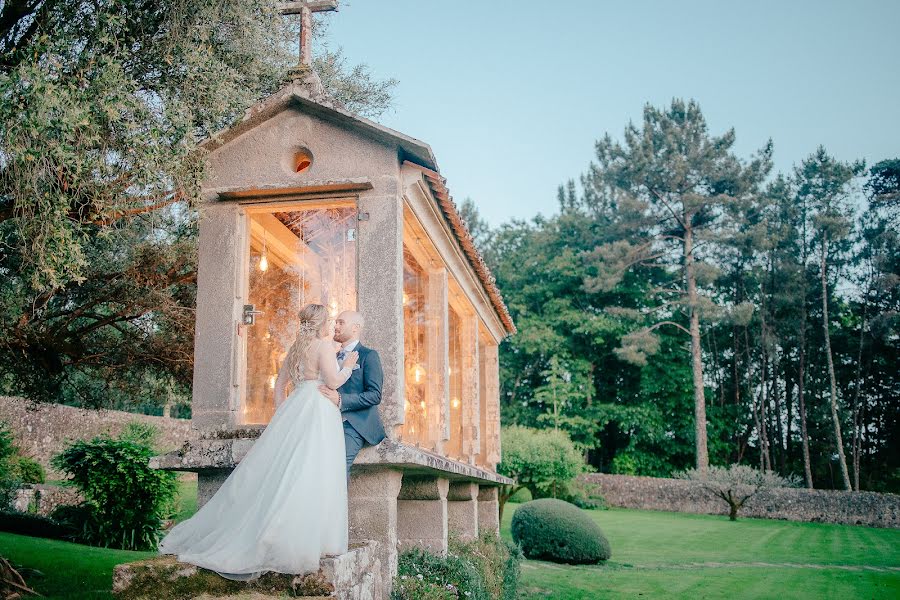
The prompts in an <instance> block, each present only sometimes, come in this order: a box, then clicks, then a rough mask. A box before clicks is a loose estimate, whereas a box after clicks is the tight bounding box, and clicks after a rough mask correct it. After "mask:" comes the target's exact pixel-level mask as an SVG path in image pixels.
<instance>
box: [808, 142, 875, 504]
mask: <svg viewBox="0 0 900 600" xmlns="http://www.w3.org/2000/svg"><path fill="white" fill-rule="evenodd" d="M864 167H865V165H864V163H862V162H854V163H842V162H840V161H837V160H835V159H834V158H832V157H831V156H829V155H828V153H827V152H826V151H825V148H824V147H822V146H820V147H819V148H818V149H817V150H816V152H815V153H814V154H812V155H811V156H810V157H809V158H807V159H806V160H804V161H803V162H802V163H801V164H800V166H799V167H797V169H796V171H795V177H796V179H797V186H798V192H797V193H798V195H799V196H800V197H801V198H803V199H804V201H806V202H809V203H810V204H811V206H812V207H813V211H814V217H813V223H814V226H815V235H816V237H817V238H818V245H819V281H820V283H821V291H822V332H823V335H824V340H825V358H826V360H827V362H828V380H829V384H830V392H831V393H830V396H829V398H830V401H831V418H832V421H833V423H834V437H835V445H836V447H837V448H836V449H837V454H838V460H839V464H840V468H841V477H842V479H843V483H844V488H845V489H847V490H851V489H853V488H852V486H851V484H850V475H849V472H848V470H847V458H846V456H845V454H844V442H843V437H842V435H841V419H840V415H839V410H838V394H837V381H836V378H835V372H834V357H833V353H832V349H831V333H830V331H831V329H830V327H831V324H830V322H829V317H828V279H829V271H830V270H831V269H830V268H831V267H832V265H833V261H834V260H836V257H833V256H832V253H833V252H834V251H835V246H836V245H837V244H839V243H840V242H841V241H842V240H844V239H845V238H847V236H848V235H849V233H850V228H851V224H852V215H853V213H852V208H851V207H849V206H848V200H849V195H850V184H851V183H852V181H853V178H854V177H857V176H859V175H861V174H862V172H863V168H864Z"/></svg>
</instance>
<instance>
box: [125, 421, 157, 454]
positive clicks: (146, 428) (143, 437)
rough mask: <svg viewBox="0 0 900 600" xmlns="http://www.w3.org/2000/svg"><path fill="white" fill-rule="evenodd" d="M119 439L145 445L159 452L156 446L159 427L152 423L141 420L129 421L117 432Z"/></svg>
mask: <svg viewBox="0 0 900 600" xmlns="http://www.w3.org/2000/svg"><path fill="white" fill-rule="evenodd" d="M119 439H120V440H125V441H127V442H134V443H135V444H138V445H141V446H147V447H148V448H150V449H152V450H153V451H154V452H159V448H158V447H157V444H158V441H159V429H158V428H157V427H156V425H153V424H152V423H144V422H142V421H129V422H128V423H126V424H125V427H123V428H122V432H121V433H120V434H119Z"/></svg>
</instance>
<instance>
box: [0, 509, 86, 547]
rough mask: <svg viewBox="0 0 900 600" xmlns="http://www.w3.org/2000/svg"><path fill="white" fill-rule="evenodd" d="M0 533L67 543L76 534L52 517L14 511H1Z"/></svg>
mask: <svg viewBox="0 0 900 600" xmlns="http://www.w3.org/2000/svg"><path fill="white" fill-rule="evenodd" d="M0 531H5V532H7V533H17V534H19V535H28V536H31V537H42V538H49V539H53V540H66V541H72V539H73V538H74V534H75V532H74V531H73V530H72V528H71V527H69V526H68V525H66V524H64V523H60V522H58V521H56V520H55V519H52V518H50V517H42V516H40V515H33V514H31V513H22V512H18V511H12V510H0Z"/></svg>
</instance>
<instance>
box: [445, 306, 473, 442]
mask: <svg viewBox="0 0 900 600" xmlns="http://www.w3.org/2000/svg"><path fill="white" fill-rule="evenodd" d="M447 314H448V317H449V323H448V324H449V332H450V340H449V342H450V344H449V349H450V355H449V357H448V358H449V378H448V379H449V381H450V443H449V444H448V446H447V454H448V455H449V456H450V457H451V458H454V459H456V458H460V457H461V456H462V439H463V422H462V410H463V401H464V400H466V401H469V402H471V398H468V399H467V398H463V370H462V344H463V341H462V334H463V329H462V321H461V320H460V318H459V315H458V314H457V313H456V311H455V310H453V308H449V309H448V313H447Z"/></svg>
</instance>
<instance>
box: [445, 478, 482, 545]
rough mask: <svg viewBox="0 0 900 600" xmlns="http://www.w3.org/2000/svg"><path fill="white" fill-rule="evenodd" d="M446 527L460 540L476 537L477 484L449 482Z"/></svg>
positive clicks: (469, 539)
mask: <svg viewBox="0 0 900 600" xmlns="http://www.w3.org/2000/svg"><path fill="white" fill-rule="evenodd" d="M447 529H448V532H449V534H450V535H451V536H455V537H456V538H457V539H459V540H462V541H471V540H474V539H476V538H477V537H478V484H477V483H473V482H470V481H465V482H455V483H451V484H450V489H449V491H448V492H447Z"/></svg>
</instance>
